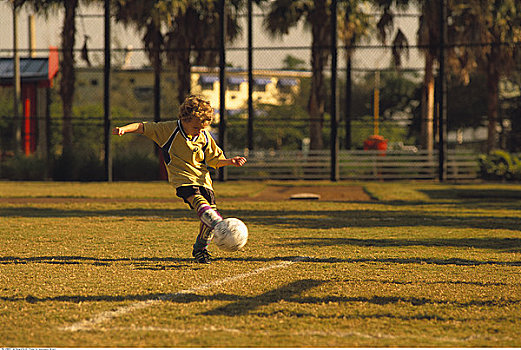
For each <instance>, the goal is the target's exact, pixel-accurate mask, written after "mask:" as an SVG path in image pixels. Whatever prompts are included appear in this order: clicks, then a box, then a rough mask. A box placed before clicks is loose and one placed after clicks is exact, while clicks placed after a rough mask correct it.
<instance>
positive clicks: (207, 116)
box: [179, 95, 213, 123]
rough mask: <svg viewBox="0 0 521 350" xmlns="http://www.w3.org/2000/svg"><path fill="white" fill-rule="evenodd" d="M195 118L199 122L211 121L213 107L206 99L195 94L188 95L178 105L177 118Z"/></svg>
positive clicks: (183, 119)
mask: <svg viewBox="0 0 521 350" xmlns="http://www.w3.org/2000/svg"><path fill="white" fill-rule="evenodd" d="M193 118H196V119H199V120H200V121H201V123H205V122H211V121H212V118H213V108H212V106H211V105H210V102H208V101H207V100H205V99H203V98H201V97H199V96H195V95H190V96H188V97H187V98H186V99H185V100H184V102H183V103H182V104H181V106H179V119H180V120H181V121H190V120H191V119H193Z"/></svg>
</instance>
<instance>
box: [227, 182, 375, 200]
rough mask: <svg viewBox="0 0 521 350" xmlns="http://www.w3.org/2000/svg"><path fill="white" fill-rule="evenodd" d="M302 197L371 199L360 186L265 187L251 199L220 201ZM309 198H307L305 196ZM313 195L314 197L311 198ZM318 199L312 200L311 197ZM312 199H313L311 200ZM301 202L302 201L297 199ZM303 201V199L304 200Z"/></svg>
mask: <svg viewBox="0 0 521 350" xmlns="http://www.w3.org/2000/svg"><path fill="white" fill-rule="evenodd" d="M301 194H302V195H303V196H302V197H310V199H309V200H319V201H335V202H339V201H340V202H349V201H359V202H360V201H370V200H372V198H371V197H370V196H369V195H368V194H367V193H366V192H365V191H364V189H363V188H362V187H361V186H298V187H295V186H267V187H266V188H265V189H264V190H262V191H261V192H260V193H259V194H257V195H255V196H253V197H245V198H243V197H241V198H229V199H224V198H221V199H220V200H221V201H222V200H244V201H266V202H271V201H283V200H291V197H292V196H297V197H298V195H301ZM308 194H309V195H310V196H307V195H308ZM313 195H314V196H313ZM315 196H317V197H319V199H314V198H313V197H315ZM311 198H313V199H311ZM299 200H303V199H299ZM304 200H305V199H304Z"/></svg>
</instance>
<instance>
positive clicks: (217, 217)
mask: <svg viewBox="0 0 521 350" xmlns="http://www.w3.org/2000/svg"><path fill="white" fill-rule="evenodd" d="M187 200H188V202H189V203H190V204H191V206H192V208H194V209H195V211H196V212H197V216H199V219H201V221H202V222H203V223H204V224H205V225H206V226H208V227H209V228H210V230H213V228H214V227H215V225H217V224H218V223H219V222H221V221H222V220H223V218H222V216H221V214H219V212H218V211H217V210H216V208H217V207H216V206H215V205H211V204H210V203H209V202H208V200H207V199H206V198H205V197H204V196H203V195H201V194H196V195H193V196H190V197H188V198H187Z"/></svg>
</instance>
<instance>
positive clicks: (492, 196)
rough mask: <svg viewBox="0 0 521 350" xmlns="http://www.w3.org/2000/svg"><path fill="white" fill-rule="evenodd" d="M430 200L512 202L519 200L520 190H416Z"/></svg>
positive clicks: (520, 196)
mask: <svg viewBox="0 0 521 350" xmlns="http://www.w3.org/2000/svg"><path fill="white" fill-rule="evenodd" d="M418 191H419V192H422V193H424V194H426V195H427V196H429V198H431V199H466V198H471V199H483V200H487V201H489V200H505V199H507V200H509V199H510V200H514V199H521V190H517V189H470V188H451V189H429V190H418Z"/></svg>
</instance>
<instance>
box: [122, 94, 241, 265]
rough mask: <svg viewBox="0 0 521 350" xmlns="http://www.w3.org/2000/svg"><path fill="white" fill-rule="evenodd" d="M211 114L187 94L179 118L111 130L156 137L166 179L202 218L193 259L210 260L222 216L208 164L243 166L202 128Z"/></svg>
mask: <svg viewBox="0 0 521 350" xmlns="http://www.w3.org/2000/svg"><path fill="white" fill-rule="evenodd" d="M212 118H213V108H212V107H211V106H210V103H209V102H208V101H206V100H204V99H202V98H199V97H197V96H193V95H192V96H189V97H187V98H186V99H185V101H184V102H183V103H182V104H181V106H180V107H179V120H177V121H165V122H157V123H147V122H144V123H132V124H128V125H125V126H122V127H116V128H114V129H113V130H112V134H114V135H119V136H122V135H124V134H126V133H138V134H143V135H145V136H147V137H148V138H150V139H152V140H153V141H155V142H156V143H157V144H158V145H159V146H160V147H161V151H162V152H163V158H164V161H165V164H166V169H167V172H168V181H169V182H170V183H171V184H172V185H173V186H174V187H175V188H176V194H177V196H178V197H180V198H182V199H183V200H184V201H185V202H186V203H187V204H188V205H189V206H190V208H192V209H195V211H196V212H197V215H198V216H199V219H200V220H201V224H200V228H199V234H198V235H197V239H196V241H195V244H194V246H193V251H192V255H193V257H194V258H195V261H196V262H198V263H202V264H209V263H210V258H211V256H210V253H209V252H208V249H207V248H208V244H209V243H210V241H211V240H212V238H213V233H212V230H213V228H214V227H215V225H217V223H219V222H220V221H222V220H223V218H222V217H221V215H220V214H219V212H218V211H217V210H216V208H217V207H216V205H215V195H214V191H213V186H212V179H211V177H210V173H209V171H208V167H212V168H219V167H222V166H227V165H233V166H237V167H240V166H243V165H244V163H246V158H244V157H239V156H237V157H233V158H226V157H225V155H224V153H223V151H222V150H221V149H220V148H219V146H217V144H216V142H215V140H214V139H213V137H212V136H211V135H210V133H209V132H208V131H207V130H205V128H206V127H208V126H209V125H210V124H211V122H212Z"/></svg>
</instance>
